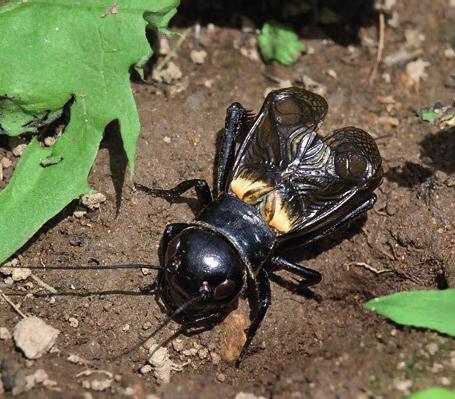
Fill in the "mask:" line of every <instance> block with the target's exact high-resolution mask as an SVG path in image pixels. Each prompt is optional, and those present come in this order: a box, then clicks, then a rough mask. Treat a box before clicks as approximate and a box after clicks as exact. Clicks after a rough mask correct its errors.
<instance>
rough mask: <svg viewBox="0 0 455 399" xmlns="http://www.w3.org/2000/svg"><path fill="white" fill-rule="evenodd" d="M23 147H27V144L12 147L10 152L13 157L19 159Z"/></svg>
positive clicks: (23, 149)
mask: <svg viewBox="0 0 455 399" xmlns="http://www.w3.org/2000/svg"><path fill="white" fill-rule="evenodd" d="M25 147H27V144H19V145H17V146H16V147H14V148H13V149H12V150H11V151H12V153H13V155H14V156H15V157H20V156H21V155H22V153H23V152H24V151H25Z"/></svg>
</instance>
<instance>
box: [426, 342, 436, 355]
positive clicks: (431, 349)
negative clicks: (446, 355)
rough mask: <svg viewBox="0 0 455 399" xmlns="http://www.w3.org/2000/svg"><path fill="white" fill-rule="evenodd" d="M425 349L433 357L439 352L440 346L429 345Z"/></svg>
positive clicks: (432, 343)
mask: <svg viewBox="0 0 455 399" xmlns="http://www.w3.org/2000/svg"><path fill="white" fill-rule="evenodd" d="M425 348H426V350H427V352H428V353H429V354H430V355H431V356H433V355H434V354H435V353H436V352H437V351H438V350H439V347H438V345H437V344H436V343H434V342H431V343H429V344H428V345H427V346H426V347H425Z"/></svg>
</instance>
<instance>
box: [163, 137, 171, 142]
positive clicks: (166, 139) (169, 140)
mask: <svg viewBox="0 0 455 399" xmlns="http://www.w3.org/2000/svg"><path fill="white" fill-rule="evenodd" d="M163 141H164V142H165V143H167V144H169V143H170V142H171V138H170V137H169V136H164V137H163Z"/></svg>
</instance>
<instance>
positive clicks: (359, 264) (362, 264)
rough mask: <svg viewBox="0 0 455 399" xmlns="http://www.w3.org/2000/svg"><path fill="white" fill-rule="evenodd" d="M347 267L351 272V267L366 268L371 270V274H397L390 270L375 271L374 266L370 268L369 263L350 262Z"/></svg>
mask: <svg viewBox="0 0 455 399" xmlns="http://www.w3.org/2000/svg"><path fill="white" fill-rule="evenodd" d="M345 266H346V267H347V269H348V270H349V266H358V267H364V268H365V269H367V270H369V271H370V272H373V273H374V274H383V273H395V271H394V270H390V269H382V270H378V269H375V268H374V267H373V266H370V265H369V264H368V263H365V262H350V263H346V264H345Z"/></svg>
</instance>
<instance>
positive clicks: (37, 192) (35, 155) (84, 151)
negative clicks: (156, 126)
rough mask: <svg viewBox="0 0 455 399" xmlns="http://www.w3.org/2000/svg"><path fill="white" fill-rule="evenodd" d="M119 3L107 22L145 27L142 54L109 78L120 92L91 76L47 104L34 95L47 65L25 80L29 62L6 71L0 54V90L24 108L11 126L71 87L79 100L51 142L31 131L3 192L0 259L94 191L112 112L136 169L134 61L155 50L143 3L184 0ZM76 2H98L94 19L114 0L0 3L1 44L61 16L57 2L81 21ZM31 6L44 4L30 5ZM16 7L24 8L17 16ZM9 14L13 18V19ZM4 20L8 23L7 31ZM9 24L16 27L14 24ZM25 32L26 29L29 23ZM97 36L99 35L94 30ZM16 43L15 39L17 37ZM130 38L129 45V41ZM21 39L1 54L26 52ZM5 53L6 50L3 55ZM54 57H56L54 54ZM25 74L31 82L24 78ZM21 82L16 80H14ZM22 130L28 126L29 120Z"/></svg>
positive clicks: (57, 103)
mask: <svg viewBox="0 0 455 399" xmlns="http://www.w3.org/2000/svg"><path fill="white" fill-rule="evenodd" d="M96 2H97V3H98V4H97V5H96V4H94V3H96ZM81 4H83V6H82V5H81ZM121 4H122V5H119V7H120V10H121V12H122V13H123V18H117V17H118V15H107V16H106V18H104V19H103V21H106V23H107V24H108V25H106V23H104V26H110V27H111V28H112V27H114V28H115V26H116V24H117V23H124V24H126V25H125V26H126V29H134V30H135V32H139V33H140V34H137V35H136V38H137V40H136V43H135V46H134V47H131V48H133V49H134V50H133V51H134V52H135V53H134V54H137V55H136V56H135V59H134V60H133V59H132V60H131V62H129V63H128V64H127V65H126V66H124V67H122V68H120V67H119V73H118V76H117V75H114V78H113V81H111V82H109V81H105V82H104V83H105V85H112V86H109V87H115V88H116V90H117V91H116V92H115V94H116V95H111V96H109V95H108V93H109V90H108V86H105V90H103V91H102V92H101V93H96V90H95V88H93V90H94V92H91V89H92V86H91V84H90V82H88V86H87V87H86V90H84V91H82V92H81V91H78V92H75V91H77V90H72V89H71V87H70V86H68V87H69V90H62V91H60V92H58V93H57V94H58V95H56V96H52V98H51V104H49V103H48V102H46V100H48V98H47V97H46V96H44V97H43V98H39V99H38V100H36V99H35V98H34V97H36V93H35V92H34V90H33V89H34V88H35V87H36V84H38V85H40V84H42V83H43V82H42V81H40V79H39V73H40V72H41V71H40V70H39V69H37V70H35V72H36V76H34V77H33V78H34V79H30V80H29V81H27V80H26V79H25V80H24V75H23V74H20V72H21V71H20V68H21V67H22V68H23V67H24V63H20V62H16V64H15V65H14V68H12V71H7V73H3V75H2V69H1V68H2V62H0V95H2V96H5V95H6V96H7V97H8V98H14V99H15V102H16V105H17V104H20V106H19V107H16V110H15V111H16V112H17V113H18V114H17V115H16V117H17V120H18V121H19V123H18V124H17V125H16V126H14V128H13V130H14V129H16V131H15V133H17V130H18V129H20V128H21V126H22V125H23V124H24V123H23V122H24V120H25V119H26V117H27V114H28V115H31V116H32V118H34V119H37V118H38V119H39V117H40V116H41V115H42V114H43V112H47V111H50V112H51V113H52V112H54V113H55V112H58V110H61V108H62V107H63V105H64V104H65V103H66V102H67V101H68V100H69V98H70V96H71V95H74V97H75V101H74V104H73V105H72V107H71V120H70V122H69V123H68V125H67V127H66V130H65V132H64V134H63V135H62V136H61V137H60V138H59V139H58V140H57V141H56V143H55V145H54V146H53V147H51V148H41V145H40V143H39V142H38V141H37V140H36V139H33V140H32V142H31V143H30V144H29V145H28V146H27V148H26V150H25V151H24V153H23V154H22V157H21V160H20V162H19V164H18V165H17V167H16V170H15V173H14V175H13V177H12V179H11V181H10V183H9V184H8V186H7V187H6V188H5V189H4V190H3V191H2V192H1V193H0V264H2V263H3V262H4V261H5V260H6V259H7V258H8V257H9V256H11V255H12V254H13V253H14V252H15V251H16V250H17V249H19V248H20V247H21V246H22V245H23V244H24V243H25V242H26V241H27V240H28V239H30V238H31V237H32V236H33V234H34V233H35V232H36V231H37V230H38V229H39V228H40V227H41V226H42V225H43V224H44V223H45V222H46V221H47V220H49V219H50V218H51V217H53V216H55V215H56V214H57V213H58V212H60V211H61V210H62V209H63V208H64V207H65V206H66V205H67V204H68V203H69V202H71V201H72V200H73V199H75V198H78V197H79V196H80V195H82V194H84V193H87V192H89V191H90V187H89V186H88V183H87V176H88V173H89V171H90V168H91V166H92V164H93V162H94V159H95V156H96V153H97V151H98V147H99V143H100V141H101V139H102V136H103V131H104V128H105V126H107V125H108V124H109V123H110V122H111V121H113V120H118V121H119V123H120V128H121V136H122V141H123V145H124V148H125V152H126V154H127V156H128V159H129V162H130V169H131V171H133V170H134V157H135V148H136V141H137V137H138V134H139V127H140V126H139V119H138V115H137V110H136V106H135V102H134V98H133V96H132V92H131V88H130V83H129V72H128V69H129V67H130V66H131V65H132V64H134V63H135V62H137V61H140V60H143V58H144V57H145V56H147V55H148V56H150V55H151V49H150V47H149V45H148V43H147V41H146V38H145V26H146V21H145V19H144V18H143V15H144V11H145V10H149V11H150V12H152V11H154V10H155V11H157V12H160V11H162V10H161V9H160V8H159V7H160V6H163V5H164V6H166V7H165V8H167V9H168V8H169V5H170V4H173V5H175V6H176V5H178V0H157V1H154V2H148V1H145V0H130V1H124V2H122V3H121ZM78 5H79V6H81V7H83V8H84V9H91V10H94V11H93V17H91V18H92V20H91V19H90V18H88V20H89V22H91V23H95V24H97V23H98V24H99V21H100V20H99V19H98V18H102V16H101V12H102V11H104V10H106V9H107V8H108V7H109V6H112V2H110V1H102V0H97V1H92V2H91V3H90V5H87V3H82V2H77V1H69V0H55V1H53V2H46V1H40V0H29V1H28V2H22V1H15V2H10V3H7V4H2V6H1V7H0V47H2V50H5V48H7V45H8V42H7V40H14V39H11V37H13V35H12V34H11V35H9V36H8V33H9V32H13V33H14V34H15V35H17V31H18V30H19V31H20V30H21V29H27V26H33V27H34V28H35V29H38V30H39V29H42V28H43V25H45V24H46V23H50V24H52V23H53V22H54V21H56V20H58V18H57V17H58V16H61V15H60V12H61V11H62V10H60V11H59V13H57V14H56V15H52V14H50V13H49V11H52V7H58V6H61V7H62V9H65V7H66V8H67V9H66V11H67V12H68V18H71V22H75V21H73V19H76V15H75V14H77V12H76V11H75V10H74V9H73V10H71V8H70V7H75V6H78ZM40 6H45V7H47V9H46V13H45V18H44V21H40V15H39V14H40V11H42V10H40V8H39V7H40ZM31 7H38V8H32V9H31ZM128 7H130V8H128ZM68 8H69V9H68ZM76 10H77V9H76ZM54 11H55V9H54ZM128 11H129V12H130V14H131V12H132V13H133V15H129V18H127V19H125V18H124V17H125V14H127V13H128ZM27 12H31V15H30V14H29V15H27ZM167 12H169V11H167ZM17 13H19V16H18V14H17ZM165 15H167V14H165ZM8 17H9V18H10V20H9V21H8V20H7V18H8ZM15 17H17V21H13V22H12V21H11V18H12V19H13V20H14V18H15ZM28 19H29V20H30V24H27V23H26V21H27V20H28ZM63 20H64V19H63ZM93 21H94V22H93ZM141 21H142V22H141ZM8 22H9V23H10V25H8ZM39 22H41V24H40V23H39ZM36 24H38V25H36ZM59 25H60V27H61V29H63V30H64V29H68V26H70V25H71V23H68V24H59ZM79 26H81V25H79ZM82 26H83V25H82ZM58 27H59V26H57V28H58ZM2 28H3V30H4V31H3V33H2ZM11 28H17V29H12V30H11ZM124 28H125V27H124ZM119 29H120V28H119ZM58 31H59V29H55V32H58ZM52 32H54V31H52ZM52 32H51V33H49V35H52V34H55V32H54V33H52ZM133 32H134V31H133ZM26 33H28V32H27V31H26ZM103 33H105V32H103ZM20 38H21V37H20V35H19V39H20ZM120 38H121V36H117V38H116V39H115V40H117V39H120ZM93 39H96V37H95V38H93ZM110 39H112V38H111V37H109V36H108V35H106V36H103V40H110ZM12 43H13V44H14V42H12ZM9 44H11V42H10V43H9ZM110 44H111V43H109V42H107V43H106V42H105V43H103V48H104V46H105V45H110ZM128 45H129V46H130V44H128ZM13 47H14V46H13ZM19 47H20V46H19ZM19 47H18V46H16V47H14V51H9V52H6V51H3V53H2V54H3V56H4V57H8V56H10V54H11V55H12V56H15V55H16V54H18V53H20V48H19ZM5 53H6V54H5ZM102 53H103V52H102ZM46 56H48V54H46V53H45V52H44V54H42V53H38V54H36V55H35V58H34V60H33V62H34V63H35V62H36V63H37V64H38V65H39V62H38V61H39V59H40V58H39V57H46ZM103 56H104V57H105V61H104V62H105V64H103V65H106V67H111V66H113V65H115V63H114V62H113V61H116V60H117V59H116V56H118V54H110V53H106V54H103ZM1 57H2V56H1V54H0V60H1ZM48 58H51V59H52V57H48ZM8 61H10V60H8ZM54 61H55V60H54ZM47 62H48V64H49V65H50V67H53V66H55V67H58V66H59V65H58V64H57V63H55V64H54V65H53V64H52V63H51V62H49V60H47ZM8 66H10V70H11V61H10V62H8V63H3V68H7V67H8ZM80 66H81V65H71V64H69V68H78V67H79V68H80ZM18 67H19V68H18ZM57 69H58V68H57ZM17 70H19V71H17ZM73 71H74V72H78V70H74V69H73ZM3 72H4V71H3ZM101 72H102V75H103V79H105V75H104V71H101ZM14 73H17V74H18V76H19V77H17V76H11V74H13V75H14ZM50 75H51V76H53V77H54V78H55V76H59V74H58V73H57V72H55V71H54V70H53V69H52V70H51V73H50ZM2 76H3V78H2ZM75 76H78V75H77V73H75ZM5 77H6V78H5ZM7 78H9V79H11V80H12V81H13V83H14V85H12V86H11V87H19V90H17V89H15V90H13V91H14V93H13V94H11V93H10V92H9V91H8V90H6V89H5V87H7V86H8V83H5V82H7V81H8V79H7ZM61 81H62V79H60V80H59V81H58V82H59V83H60V84H61V83H62V82H61ZM10 82H11V81H10ZM24 82H25V83H26V84H25V85H24ZM16 83H17V86H15V85H16ZM44 84H47V81H44ZM2 88H3V89H2ZM106 90H108V91H106ZM97 94H102V95H101V96H100V95H97ZM30 99H31V100H32V101H30ZM43 99H44V101H45V106H43V107H42V108H40V106H41V105H42V103H41V102H40V101H43ZM2 104H3V105H4V101H3V102H0V106H1V105H2ZM30 105H31V106H30ZM50 105H52V106H50ZM106 110H108V112H106ZM0 111H1V109H0ZM3 111H4V110H3ZM24 111H25V112H24ZM103 111H104V112H103ZM21 112H22V114H21ZM0 116H2V115H0ZM3 116H4V114H3ZM3 121H4V120H3ZM3 130H5V126H3ZM23 130H24V131H28V130H27V128H24V129H23Z"/></svg>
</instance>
